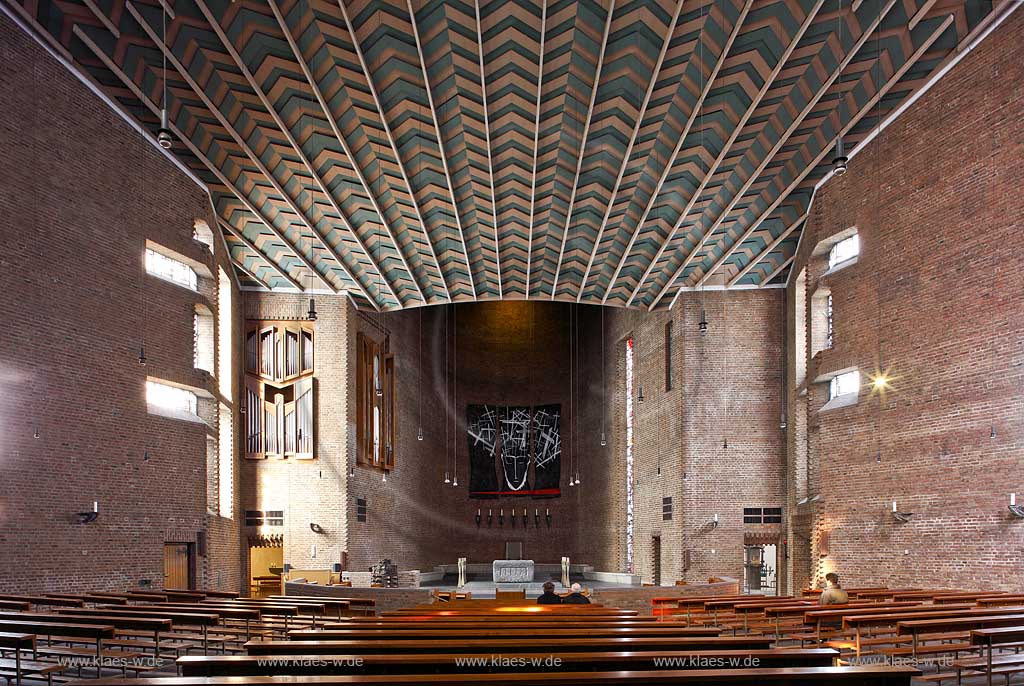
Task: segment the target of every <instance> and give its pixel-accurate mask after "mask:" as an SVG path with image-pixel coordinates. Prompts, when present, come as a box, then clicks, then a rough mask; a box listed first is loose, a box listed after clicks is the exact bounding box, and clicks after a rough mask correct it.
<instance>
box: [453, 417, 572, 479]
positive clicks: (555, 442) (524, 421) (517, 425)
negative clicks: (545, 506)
mask: <svg viewBox="0 0 1024 686" xmlns="http://www.w3.org/2000/svg"><path fill="white" fill-rule="evenodd" d="M560 415H561V405H539V406H536V407H519V406H514V407H496V406H493V405H468V406H467V408H466V427H467V429H466V438H467V441H468V443H469V466H470V474H469V495H470V497H472V498H497V497H499V496H508V495H522V496H534V497H557V496H558V495H560V490H559V478H560V474H561V457H562V441H561V433H560V431H561V421H560ZM499 466H500V468H499Z"/></svg>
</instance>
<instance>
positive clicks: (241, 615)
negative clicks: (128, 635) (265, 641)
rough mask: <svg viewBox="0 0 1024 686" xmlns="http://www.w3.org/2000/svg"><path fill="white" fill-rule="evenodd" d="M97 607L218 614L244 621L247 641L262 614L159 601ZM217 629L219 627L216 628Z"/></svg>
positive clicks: (228, 608)
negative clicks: (149, 603) (155, 602)
mask: <svg viewBox="0 0 1024 686" xmlns="http://www.w3.org/2000/svg"><path fill="white" fill-rule="evenodd" d="M97 607H98V608H99V609H109V608H112V607H119V608H121V609H122V610H123V611H124V612H134V613H138V614H152V613H154V612H156V613H160V612H182V613H196V612H200V613H201V612H207V613H214V614H216V615H217V616H219V617H220V618H221V619H222V620H225V619H233V620H238V621H242V622H245V640H246V641H248V640H249V639H250V638H252V624H251V623H252V622H260V621H261V619H262V614H261V613H260V611H259V610H257V609H252V608H246V607H231V606H228V607H224V606H222V605H203V606H200V605H198V604H195V603H180V604H176V603H160V604H158V605H130V606H128V607H121V606H105V605H99V606H97ZM218 630H219V629H218Z"/></svg>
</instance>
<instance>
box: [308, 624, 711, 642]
mask: <svg viewBox="0 0 1024 686" xmlns="http://www.w3.org/2000/svg"><path fill="white" fill-rule="evenodd" d="M718 635H719V630H718V629H714V628H706V627H700V628H694V627H686V626H678V627H670V626H665V625H664V624H662V625H661V626H659V627H653V628H637V627H632V626H630V627H619V626H609V627H590V628H586V629H578V628H575V627H571V626H570V627H564V628H563V627H556V628H542V627H537V626H533V625H530V626H528V627H523V628H519V629H508V628H502V627H492V626H490V625H489V624H486V623H481V624H480V625H478V626H476V627H473V628H458V629H451V628H448V627H438V628H429V629H428V628H415V629H404V628H400V629H383V630H381V629H377V630H372V631H362V630H359V629H331V630H317V631H290V632H288V638H289V640H292V641H343V640H351V641H363V640H368V639H377V640H382V641H391V640H398V639H416V638H427V639H429V638H436V639H442V638H466V639H472V638H508V639H513V638H530V637H532V638H537V639H541V638H572V637H574V636H578V637H580V638H588V637H592V638H609V637H616V636H650V637H657V636H680V637H682V636H718Z"/></svg>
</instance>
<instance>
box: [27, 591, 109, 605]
mask: <svg viewBox="0 0 1024 686" xmlns="http://www.w3.org/2000/svg"><path fill="white" fill-rule="evenodd" d="M43 595H45V596H46V597H47V598H53V599H55V600H79V601H81V602H82V604H83V607H84V604H85V603H108V604H109V603H115V604H118V605H127V604H128V599H127V598H116V597H111V596H102V595H94V594H92V593H44V594H43Z"/></svg>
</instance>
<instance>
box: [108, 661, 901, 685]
mask: <svg viewBox="0 0 1024 686" xmlns="http://www.w3.org/2000/svg"><path fill="white" fill-rule="evenodd" d="M920 673H921V672H920V671H919V670H917V669H914V668H911V667H886V666H875V665H871V666H861V667H785V668H778V669H721V670H664V671H649V672H648V671H613V672H593V671H587V672H557V673H545V674H538V673H503V674H411V675H400V674H386V675H377V674H366V675H357V676H350V675H338V676H277V677H265V676H264V677H229V676H225V677H166V678H160V677H158V678H150V679H99V680H96V681H92V682H91V683H90V686H264V685H265V686H270V685H272V684H273V685H280V686H284V685H291V684H316V685H317V686H333V685H338V686H342V685H347V684H387V685H388V686H412V685H413V684H490V685H491V686H593V684H597V683H600V684H628V685H629V686H641V685H652V686H653V685H655V684H658V685H662V684H665V685H668V684H694V685H696V684H701V685H702V686H704V685H707V686H729V685H741V684H742V685H750V686H754V685H757V686H763V685H764V684H778V685H782V684H786V685H789V684H808V685H809V684H814V685H815V686H821V684H830V685H831V686H909V684H910V679H911V678H912V677H914V676H917V675H919V674H920Z"/></svg>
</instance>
